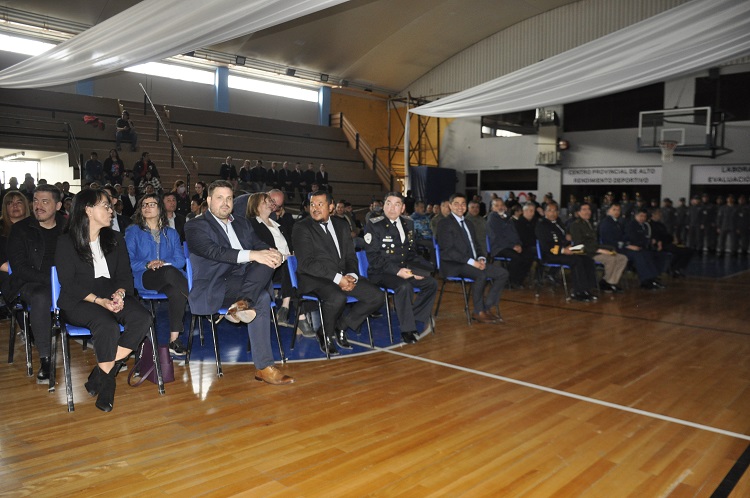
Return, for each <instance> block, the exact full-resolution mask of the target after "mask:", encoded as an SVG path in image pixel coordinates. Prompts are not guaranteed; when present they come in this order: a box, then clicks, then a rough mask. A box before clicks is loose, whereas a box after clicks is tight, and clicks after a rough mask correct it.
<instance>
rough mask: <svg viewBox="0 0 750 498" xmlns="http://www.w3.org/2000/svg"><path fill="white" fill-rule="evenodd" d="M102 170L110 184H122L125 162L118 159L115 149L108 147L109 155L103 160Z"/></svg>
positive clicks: (118, 155)
mask: <svg viewBox="0 0 750 498" xmlns="http://www.w3.org/2000/svg"><path fill="white" fill-rule="evenodd" d="M102 170H103V171H104V179H105V180H106V181H108V182H109V183H111V184H112V185H115V184H117V183H119V184H122V178H123V176H124V175H125V163H123V162H122V159H120V154H118V153H117V149H109V157H107V159H105V160H104V165H103V166H102Z"/></svg>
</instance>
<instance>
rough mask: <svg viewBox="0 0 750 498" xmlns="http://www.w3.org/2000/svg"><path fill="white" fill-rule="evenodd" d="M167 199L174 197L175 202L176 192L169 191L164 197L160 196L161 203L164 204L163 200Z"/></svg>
mask: <svg viewBox="0 0 750 498" xmlns="http://www.w3.org/2000/svg"><path fill="white" fill-rule="evenodd" d="M167 197H174V200H177V192H175V191H171V192H166V193H165V194H164V195H163V196H162V198H161V200H162V202H164V200H165V199H166V198H167Z"/></svg>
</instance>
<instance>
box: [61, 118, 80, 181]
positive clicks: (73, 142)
mask: <svg viewBox="0 0 750 498" xmlns="http://www.w3.org/2000/svg"><path fill="white" fill-rule="evenodd" d="M63 124H64V125H65V129H66V131H67V132H68V150H70V149H72V151H73V155H74V156H75V158H76V164H77V165H78V178H81V179H82V178H83V154H81V146H80V145H78V140H77V139H76V134H75V133H73V127H72V126H71V125H70V123H69V122H67V121H64V122H63Z"/></svg>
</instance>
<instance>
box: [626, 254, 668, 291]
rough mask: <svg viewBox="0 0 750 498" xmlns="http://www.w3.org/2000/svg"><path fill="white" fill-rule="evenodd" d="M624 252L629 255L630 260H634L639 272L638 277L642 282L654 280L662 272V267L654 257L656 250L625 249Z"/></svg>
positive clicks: (636, 269)
mask: <svg viewBox="0 0 750 498" xmlns="http://www.w3.org/2000/svg"><path fill="white" fill-rule="evenodd" d="M624 254H625V256H627V257H628V261H632V262H633V264H634V265H635V271H636V273H638V279H639V280H640V281H641V283H642V284H644V283H646V282H649V281H651V280H654V279H655V278H656V277H658V276H659V273H661V267H660V266H659V264H658V262H657V261H656V258H655V257H654V254H655V253H654V252H652V251H647V250H640V251H631V250H629V249H625V250H624Z"/></svg>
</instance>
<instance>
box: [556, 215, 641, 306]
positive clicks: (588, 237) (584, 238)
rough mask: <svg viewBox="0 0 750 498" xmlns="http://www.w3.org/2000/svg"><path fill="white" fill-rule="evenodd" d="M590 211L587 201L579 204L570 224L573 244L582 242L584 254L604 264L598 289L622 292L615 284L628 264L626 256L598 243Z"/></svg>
mask: <svg viewBox="0 0 750 498" xmlns="http://www.w3.org/2000/svg"><path fill="white" fill-rule="evenodd" d="M592 213H593V209H591V205H590V204H589V203H587V202H584V203H583V204H581V205H580V207H579V209H578V217H577V218H576V220H575V221H574V222H573V223H571V224H570V236H571V238H572V242H573V244H575V245H578V244H583V251H584V252H585V253H586V255H587V256H589V257H591V258H593V259H594V261H596V262H598V263H601V264H602V265H603V266H604V278H603V279H602V280H601V281H599V289H600V290H602V291H603V292H622V288H621V287H620V286H619V285H617V284H618V283H619V282H620V278H621V277H622V274H623V272H624V271H625V268H626V267H627V266H628V258H627V256H625V255H623V254H619V253H618V252H617V251H616V250H615V248H614V247H612V246H605V245H602V244H600V243H599V238H598V237H597V235H596V230H594V226H593V225H592V224H591V216H592Z"/></svg>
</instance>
